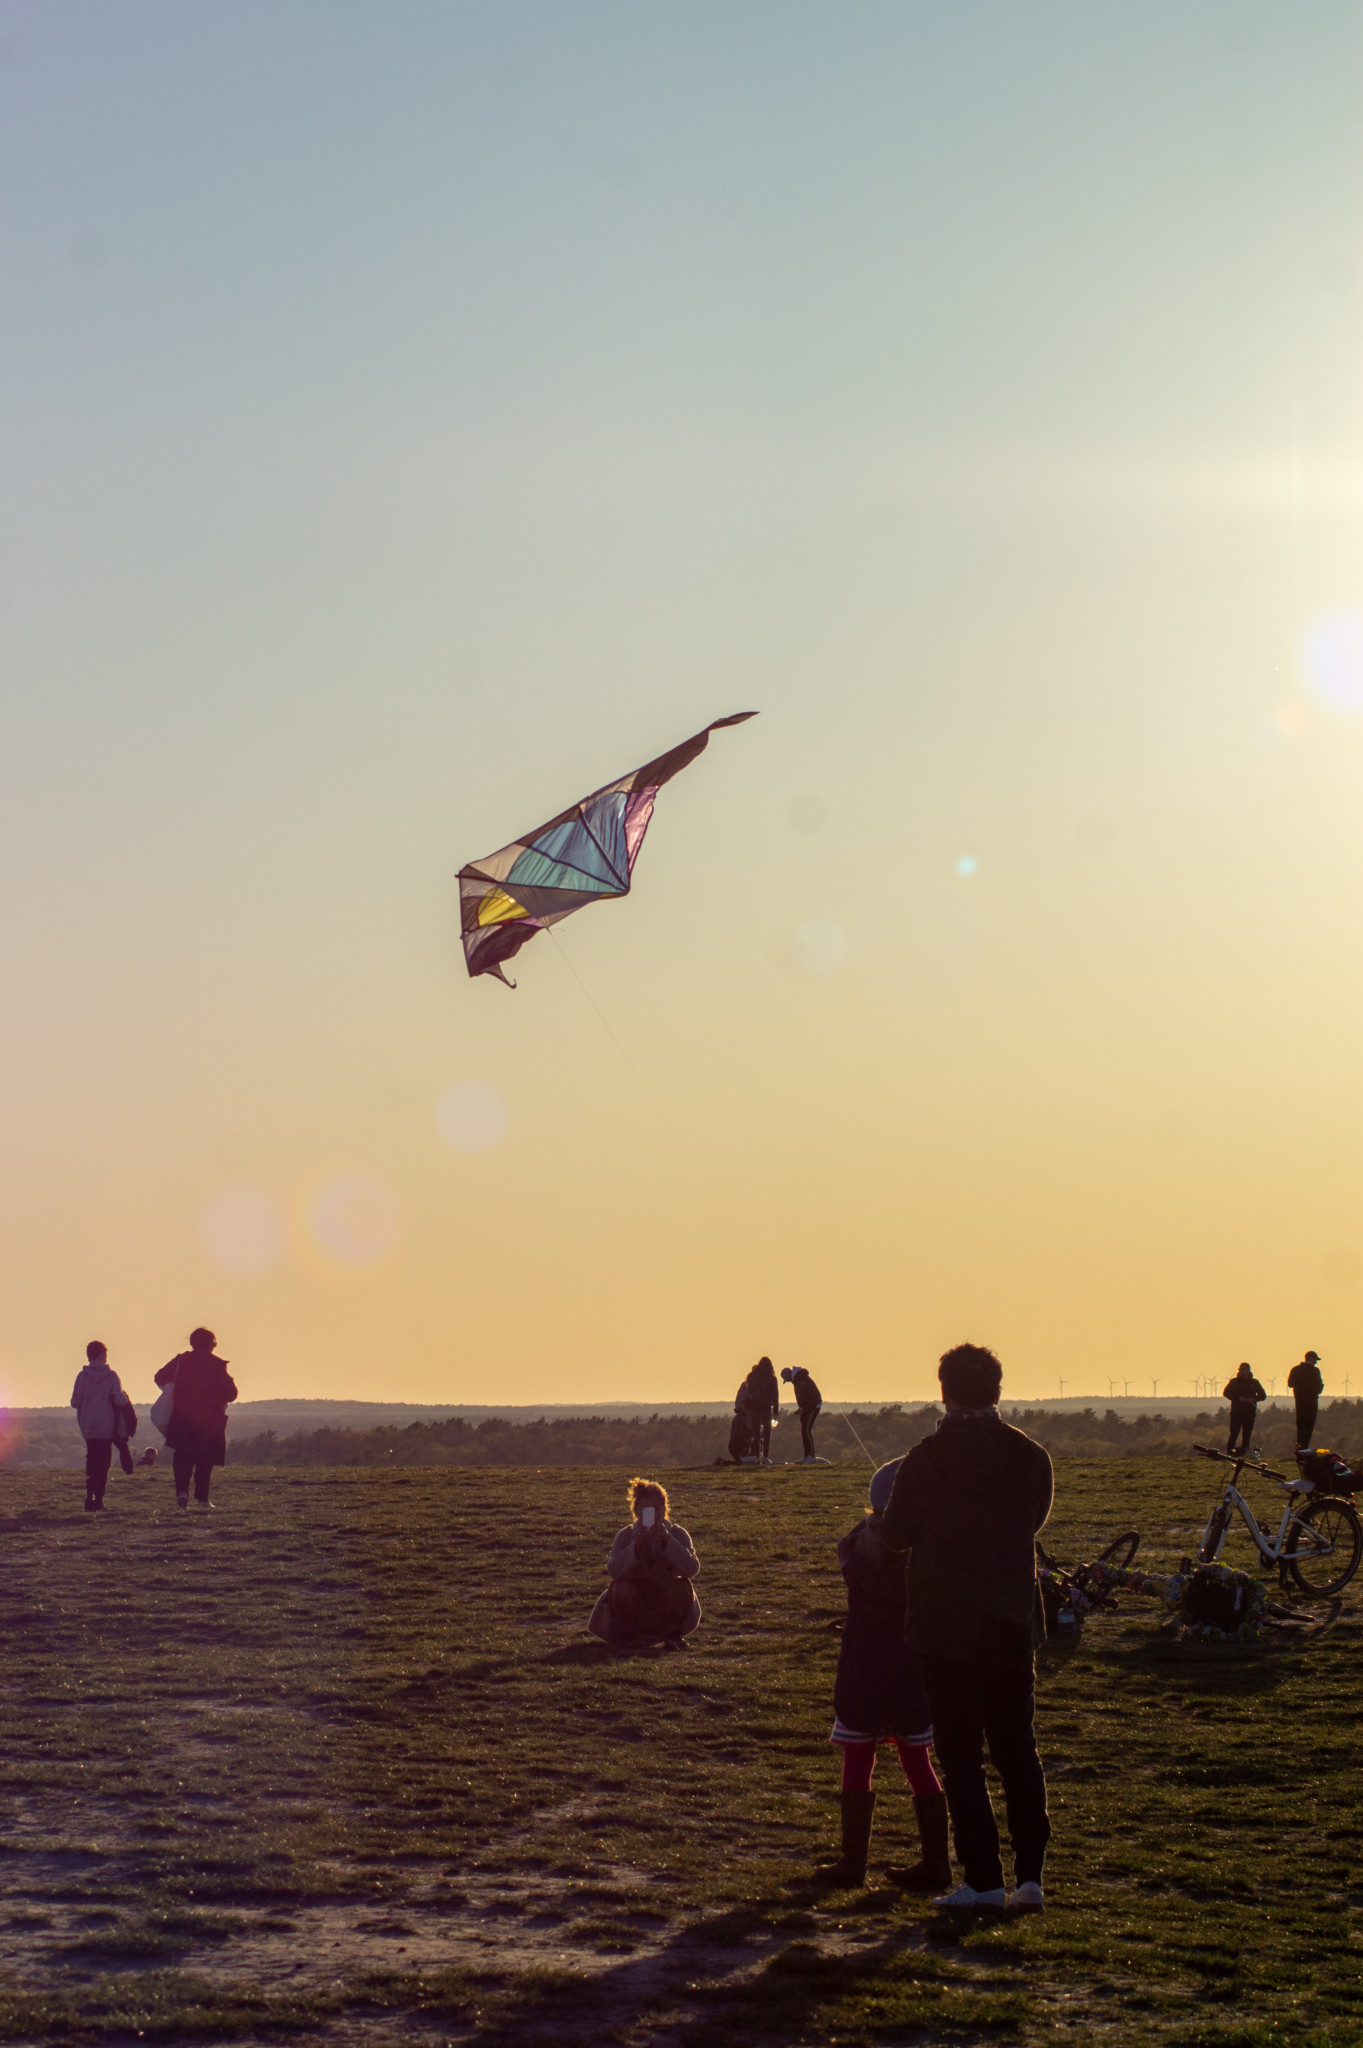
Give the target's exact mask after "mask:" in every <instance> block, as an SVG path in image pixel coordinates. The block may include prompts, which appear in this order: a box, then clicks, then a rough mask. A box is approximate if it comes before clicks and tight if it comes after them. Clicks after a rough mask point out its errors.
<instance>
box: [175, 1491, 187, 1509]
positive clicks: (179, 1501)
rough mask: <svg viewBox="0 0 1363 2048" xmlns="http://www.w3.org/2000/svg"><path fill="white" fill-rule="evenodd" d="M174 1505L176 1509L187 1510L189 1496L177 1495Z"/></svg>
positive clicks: (184, 1494) (185, 1494)
mask: <svg viewBox="0 0 1363 2048" xmlns="http://www.w3.org/2000/svg"><path fill="white" fill-rule="evenodd" d="M175 1505H176V1507H177V1508H187V1507H188V1506H189V1495H188V1494H187V1493H177V1494H176V1496H175Z"/></svg>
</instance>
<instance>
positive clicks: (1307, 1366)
mask: <svg viewBox="0 0 1363 2048" xmlns="http://www.w3.org/2000/svg"><path fill="white" fill-rule="evenodd" d="M1287 1384H1288V1386H1289V1387H1291V1389H1292V1399H1293V1401H1294V1402H1295V1403H1296V1409H1297V1449H1298V1450H1299V1451H1305V1450H1309V1449H1310V1447H1311V1439H1312V1437H1313V1436H1314V1435H1315V1433H1316V1417H1317V1416H1318V1415H1319V1413H1320V1397H1321V1395H1322V1394H1323V1393H1324V1391H1325V1382H1324V1380H1323V1379H1322V1378H1321V1376H1320V1358H1319V1355H1318V1354H1317V1353H1316V1352H1314V1351H1308V1352H1307V1354H1306V1356H1305V1358H1303V1360H1302V1362H1301V1364H1300V1365H1294V1366H1293V1368H1292V1370H1291V1372H1290V1373H1289V1374H1288V1375H1287Z"/></svg>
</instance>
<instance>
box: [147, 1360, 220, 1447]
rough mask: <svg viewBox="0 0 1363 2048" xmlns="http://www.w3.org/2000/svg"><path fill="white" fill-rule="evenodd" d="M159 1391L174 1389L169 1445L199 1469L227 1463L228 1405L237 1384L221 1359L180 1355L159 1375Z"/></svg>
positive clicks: (164, 1367)
mask: <svg viewBox="0 0 1363 2048" xmlns="http://www.w3.org/2000/svg"><path fill="white" fill-rule="evenodd" d="M156 1384H157V1386H158V1387H168V1386H172V1385H173V1386H174V1388H175V1406H174V1408H173V1409H172V1410H171V1415H170V1424H169V1427H168V1428H167V1430H166V1445H167V1447H168V1449H170V1450H172V1451H182V1452H183V1453H184V1454H185V1455H186V1456H187V1457H191V1458H193V1460H194V1462H195V1464H196V1465H225V1464H226V1463H227V1404H228V1402H229V1401H235V1400H236V1398H237V1383H236V1381H235V1380H234V1379H233V1378H232V1376H231V1374H230V1373H229V1372H228V1370H227V1367H226V1365H225V1363H224V1362H223V1360H222V1359H221V1358H218V1357H216V1356H215V1355H214V1354H213V1353H212V1352H207V1351H181V1352H179V1353H177V1355H176V1356H175V1357H174V1358H172V1359H171V1360H170V1363H169V1364H168V1365H163V1366H162V1367H161V1370H160V1372H158V1373H157V1375H156Z"/></svg>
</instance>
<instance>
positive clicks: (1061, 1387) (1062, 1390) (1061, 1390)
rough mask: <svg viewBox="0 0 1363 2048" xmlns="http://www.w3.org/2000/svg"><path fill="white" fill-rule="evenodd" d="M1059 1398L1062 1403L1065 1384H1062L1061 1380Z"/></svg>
mask: <svg viewBox="0 0 1363 2048" xmlns="http://www.w3.org/2000/svg"><path fill="white" fill-rule="evenodd" d="M1060 1398H1061V1400H1062V1401H1063V1400H1064V1398H1065V1382H1064V1380H1063V1379H1062V1380H1061V1382H1060Z"/></svg>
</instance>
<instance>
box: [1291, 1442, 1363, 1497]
mask: <svg viewBox="0 0 1363 2048" xmlns="http://www.w3.org/2000/svg"><path fill="white" fill-rule="evenodd" d="M1297 1463H1298V1464H1299V1465H1300V1466H1301V1476H1302V1478H1303V1479H1309V1480H1310V1482H1311V1484H1312V1485H1313V1486H1314V1487H1315V1489H1316V1492H1317V1493H1357V1491H1358V1489H1359V1487H1360V1486H1363V1477H1360V1475H1359V1474H1358V1473H1357V1472H1354V1471H1351V1470H1350V1468H1349V1461H1348V1459H1347V1458H1342V1457H1341V1456H1340V1454H1339V1452H1338V1451H1331V1450H1326V1449H1325V1448H1324V1447H1322V1448H1321V1449H1320V1450H1318V1451H1307V1452H1305V1453H1304V1455H1302V1456H1300V1457H1299V1458H1298V1460H1297Z"/></svg>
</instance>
